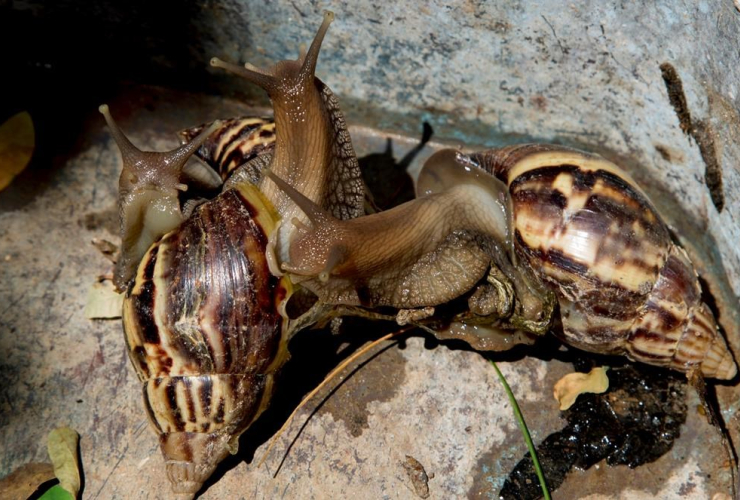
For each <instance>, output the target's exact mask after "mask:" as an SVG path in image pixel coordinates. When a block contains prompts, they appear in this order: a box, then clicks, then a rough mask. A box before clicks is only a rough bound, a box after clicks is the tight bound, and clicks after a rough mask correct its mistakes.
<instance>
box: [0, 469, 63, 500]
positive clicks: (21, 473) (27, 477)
mask: <svg viewBox="0 0 740 500" xmlns="http://www.w3.org/2000/svg"><path fill="white" fill-rule="evenodd" d="M51 479H54V467H52V465H51V464H41V463H36V462H31V463H29V464H26V465H22V466H20V467H18V468H17V469H16V470H14V471H13V472H11V473H10V475H8V476H6V477H4V478H2V479H0V491H2V497H3V499H5V500H26V499H27V498H28V497H30V496H31V495H33V493H34V492H35V491H36V490H37V489H38V487H39V486H41V485H42V484H43V483H45V482H47V481H49V480H51Z"/></svg>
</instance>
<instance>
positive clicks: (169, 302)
mask: <svg viewBox="0 0 740 500" xmlns="http://www.w3.org/2000/svg"><path fill="white" fill-rule="evenodd" d="M332 19H333V15H332V14H330V13H328V14H327V15H326V16H325V18H324V22H323V24H322V25H321V28H320V29H319V32H318V34H317V35H316V38H315V39H314V41H313V43H312V45H311V47H310V49H309V50H308V51H307V52H306V53H305V54H302V55H301V57H299V59H298V60H297V61H282V62H280V63H278V64H277V65H276V67H275V68H274V69H273V70H272V71H262V70H257V69H256V68H251V69H244V70H242V69H240V68H239V67H235V66H233V65H229V64H227V63H223V62H220V61H217V60H214V61H212V64H213V65H214V66H223V67H227V68H228V69H230V70H233V71H235V72H237V73H240V74H242V76H245V77H246V78H247V79H249V80H250V81H253V82H254V83H257V84H258V85H260V86H262V87H263V88H265V89H266V90H267V91H268V94H269V95H270V98H271V100H272V102H273V106H274V111H275V123H276V124H277V125H279V128H278V130H277V132H276V133H275V135H274V146H273V145H271V144H270V143H271V142H272V141H271V139H272V138H269V139H270V140H267V139H268V137H266V136H265V137H263V139H266V140H265V141H259V140H258V141H256V142H255V145H254V146H253V147H252V148H251V149H250V151H246V150H242V152H243V153H244V154H245V155H250V154H251V155H252V156H251V161H249V162H248V163H247V165H246V166H242V167H244V168H247V167H249V165H250V163H251V164H255V163H256V164H259V165H260V167H264V166H265V165H269V168H270V169H271V170H272V171H274V172H279V173H280V175H283V176H285V177H286V178H290V179H293V180H294V181H296V182H300V183H302V184H301V185H302V186H304V187H305V189H306V192H307V193H308V196H309V197H310V199H311V200H312V202H315V203H318V204H319V205H320V206H321V207H322V208H323V209H325V210H328V211H330V212H331V213H333V214H335V215H336V216H337V217H342V218H349V217H354V216H357V215H360V214H361V212H362V206H363V202H364V193H363V185H362V183H361V182H360V181H359V179H360V177H359V167H358V164H357V159H356V158H355V155H354V150H353V148H352V144H351V142H350V139H349V134H347V132H346V126H345V123H344V119H343V117H342V115H341V112H340V111H339V108H338V105H337V102H336V99H335V98H334V96H333V94H332V93H331V91H330V90H329V89H328V87H326V85H324V84H323V83H322V82H321V81H320V80H318V79H317V78H316V77H315V76H314V69H315V67H316V61H317V59H318V54H319V48H320V45H321V41H322V39H323V36H324V34H325V33H326V30H327V29H328V27H329V24H330V23H331V21H332ZM296 107H298V108H300V109H301V111H300V112H298V111H297V110H296ZM101 111H102V112H103V113H104V114H105V115H106V119H107V121H108V123H109V126H110V128H111V130H112V131H113V135H114V137H115V139H116V141H117V143H118V144H119V147H120V148H121V151H122V155H123V157H124V172H123V174H122V177H121V179H122V180H121V196H120V198H119V208H120V213H121V220H122V240H123V241H124V242H125V241H126V239H127V238H131V239H132V240H134V241H136V242H137V244H136V245H132V246H128V245H126V244H125V243H124V245H122V249H121V250H122V256H121V262H124V263H125V265H122V266H121V268H122V269H125V272H123V271H122V272H121V273H120V276H119V278H118V280H119V281H118V283H119V287H120V288H122V289H125V290H126V291H127V293H126V298H125V301H124V306H123V318H124V331H125V335H126V343H127V346H128V351H129V357H130V359H131V361H132V363H133V365H134V368H135V369H136V372H137V374H138V376H139V378H140V379H141V381H142V382H143V392H144V402H145V408H146V410H147V413H148V415H149V417H150V420H151V422H152V425H153V427H154V428H155V430H156V431H157V433H158V434H159V436H160V444H161V449H162V453H163V455H164V458H165V463H166V468H167V474H168V477H169V479H170V481H171V483H172V489H173V492H174V493H175V494H176V495H177V496H178V497H179V498H192V497H193V496H194V495H195V494H196V493H197V491H198V490H199V489H200V488H201V487H202V485H203V482H204V481H205V480H206V479H207V478H208V477H209V476H210V475H211V474H212V472H213V471H214V469H215V468H216V466H217V465H218V463H219V462H220V461H222V460H223V459H224V458H225V457H226V456H227V455H228V454H229V453H235V452H236V449H237V445H238V438H239V435H240V434H241V433H243V432H244V430H246V429H247V428H248V427H249V425H250V424H251V423H252V422H253V421H254V420H255V419H256V418H257V417H258V416H259V415H260V413H261V412H262V411H263V410H264V409H265V408H266V407H267V406H268V405H269V402H270V399H271V397H272V393H273V387H274V378H275V375H276V374H277V372H278V371H279V369H280V367H281V366H282V365H283V363H284V362H285V361H286V360H287V359H288V357H289V356H288V352H287V342H288V340H289V338H290V335H291V333H292V330H291V328H290V325H289V322H288V320H287V314H286V312H285V305H286V303H287V301H288V299H289V298H290V296H291V294H292V293H293V287H292V284H291V282H290V280H289V278H288V277H280V276H276V275H275V274H273V273H271V272H270V265H269V262H268V261H269V257H270V255H271V250H269V249H268V245H269V243H270V242H269V241H268V240H269V239H270V238H276V240H277V243H276V244H275V248H277V251H278V252H279V245H280V238H281V236H280V222H281V219H283V218H290V219H296V220H299V219H300V218H301V217H303V215H302V213H301V212H300V210H299V209H298V208H297V207H296V206H295V205H294V204H293V202H292V201H291V200H290V199H288V198H287V197H286V196H285V195H284V193H283V192H282V191H280V190H279V189H277V188H276V186H274V185H272V187H271V186H270V185H269V182H270V181H264V180H263V181H262V182H261V185H260V187H259V188H258V187H257V186H255V185H254V184H252V183H250V182H248V181H249V179H248V175H247V176H246V177H240V179H242V181H235V182H232V179H231V178H229V179H228V181H227V183H226V184H225V186H224V190H223V192H222V193H221V194H220V195H219V196H217V197H216V198H214V199H213V200H210V201H207V202H205V203H201V204H200V205H198V206H194V205H191V206H190V207H191V209H190V210H185V207H184V206H183V207H181V206H180V204H179V201H178V196H177V191H178V190H179V191H183V190H185V189H186V185H185V184H181V183H183V182H188V181H189V180H191V179H190V178H189V177H188V176H186V175H183V174H182V171H183V168H184V162H185V160H186V159H187V157H188V156H189V155H191V154H192V153H193V152H194V151H195V150H196V149H197V148H198V147H200V146H201V145H203V143H204V142H206V139H207V138H208V136H209V135H211V134H212V133H213V132H214V131H216V132H217V133H218V131H224V130H226V129H228V128H229V127H230V126H231V125H232V124H231V123H229V122H228V121H227V122H225V123H221V122H217V123H213V124H211V125H210V126H208V127H206V129H205V130H202V131H200V132H199V134H198V135H197V137H196V138H194V139H193V140H191V141H189V142H188V143H187V144H186V145H184V146H183V147H181V148H179V149H177V150H175V152H173V153H166V154H162V153H149V152H142V151H139V150H138V149H136V148H135V147H134V146H133V145H132V144H131V143H130V142H129V141H128V139H126V138H125V136H124V135H123V134H122V133H121V132H120V130H119V129H118V128H117V126H116V125H115V123H114V122H113V120H112V118H111V117H110V114H109V113H108V110H107V107H102V106H101ZM305 114H308V116H310V117H311V119H312V120H313V122H315V123H318V125H317V126H316V127H311V128H309V127H306V126H305V123H304V118H305ZM262 125H264V124H259V125H258V126H257V128H260V127H261V126H262ZM247 135H248V134H247ZM266 135H269V134H266ZM211 140H213V139H211ZM207 144H208V143H207ZM172 158H174V159H175V160H176V161H173V159H172ZM132 166H133V167H132ZM134 168H135V169H134ZM244 168H242V171H243V170H244ZM134 170H135V173H136V180H137V181H139V182H138V184H137V188H138V191H136V192H135V193H134V194H135V196H130V195H129V192H130V191H131V190H127V187H128V184H127V183H129V181H130V179H129V176H130V172H132V171H134ZM196 170H197V169H196ZM228 170H229V169H227V171H225V172H224V171H222V172H218V173H216V172H214V171H212V170H211V169H210V168H209V167H206V166H205V165H204V166H203V168H202V171H201V172H200V175H197V176H193V177H203V178H207V179H208V180H209V181H212V180H213V178H214V177H215V178H216V179H217V181H216V182H220V180H219V176H220V177H221V178H226V177H228V175H229V171H228ZM231 170H233V169H231ZM257 171H259V169H257ZM203 172H206V173H203ZM237 173H238V172H234V174H237ZM232 177H233V176H232ZM142 179H143V180H145V181H146V182H141V180H142ZM163 179H164V180H165V181H166V182H164V181H163ZM266 182H267V185H266ZM160 199H164V200H165V201H166V206H167V207H168V210H165V212H167V213H168V215H171V216H170V217H168V218H166V220H165V223H160V222H159V220H158V219H156V218H154V217H152V216H150V215H149V214H150V213H151V212H152V210H154V211H155V212H156V209H157V203H156V202H157V201H158V200H160ZM151 200H154V202H155V203H154V204H152V201H151ZM129 220H133V221H136V223H129V222H128V221H129ZM153 220H154V221H156V223H153V222H152V221H153ZM285 227H286V228H288V226H287V225H286V226H285ZM144 245H146V246H148V250H146V248H144V250H143V251H142V247H143V246H144ZM149 245H151V246H149ZM142 255H143V257H142ZM139 261H140V262H139ZM132 262H133V263H135V264H138V267H137V266H136V265H133V266H132V265H131V263H132ZM131 268H133V270H134V271H135V276H132V271H131Z"/></svg>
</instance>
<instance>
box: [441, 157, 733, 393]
mask: <svg viewBox="0 0 740 500" xmlns="http://www.w3.org/2000/svg"><path fill="white" fill-rule="evenodd" d="M438 154H439V153H438ZM469 161H472V162H473V163H475V164H478V165H479V166H480V167H481V168H483V169H484V170H486V171H487V172H490V173H492V174H493V175H495V176H496V177H497V178H499V179H501V180H502V181H503V182H504V183H505V184H506V185H507V187H508V190H509V193H510V196H511V203H512V229H513V231H512V233H513V239H514V245H515V248H516V253H517V255H518V256H519V257H520V258H521V259H522V262H523V263H524V264H526V265H527V266H529V267H530V268H531V269H532V270H533V271H534V272H535V273H536V274H537V275H538V276H539V278H540V279H542V280H543V281H544V282H545V283H546V284H548V285H549V286H550V287H551V288H552V289H553V290H554V291H555V293H556V295H557V297H558V301H559V304H560V314H561V318H562V324H563V333H562V335H563V338H564V340H565V341H566V342H567V343H569V344H571V345H574V346H576V347H579V348H581V349H584V350H587V351H592V352H598V353H604V354H625V355H627V356H628V357H629V358H631V359H633V360H636V361H641V362H644V363H648V364H652V365H657V366H665V367H668V368H672V369H674V370H679V371H683V372H691V371H693V370H699V371H701V373H702V374H703V375H704V376H705V377H710V378H719V379H731V378H733V377H734V376H735V374H736V373H737V366H736V364H735V360H734V358H733V355H732V353H731V352H730V350H729V349H728V347H727V344H726V343H725V340H724V338H723V337H722V335H721V333H720V332H719V330H718V328H717V324H716V322H715V319H714V316H713V314H712V312H711V310H710V309H709V307H708V306H707V305H706V304H705V303H704V302H703V301H702V297H701V287H700V285H699V281H698V277H697V274H696V271H695V270H694V267H693V265H692V263H691V261H690V260H689V258H688V256H687V254H686V252H685V251H684V250H683V249H682V248H680V247H679V246H677V245H676V244H675V243H674V242H673V241H672V240H671V237H670V234H669V232H668V229H667V227H666V225H665V224H664V222H663V221H662V220H661V218H660V216H659V215H658V213H657V211H656V210H655V208H654V207H653V205H652V203H651V202H650V200H649V199H648V197H647V196H646V195H645V193H644V192H643V191H642V190H641V189H640V188H639V187H638V186H637V184H636V183H635V181H634V180H633V179H631V178H630V177H629V175H628V174H627V173H626V172H624V171H623V170H622V169H620V168H619V167H618V166H617V165H615V164H613V163H611V162H609V161H607V160H605V159H604V158H601V157H600V156H597V155H593V154H588V153H584V152H581V151H576V150H573V149H569V148H564V147H560V146H548V145H522V146H512V147H507V148H503V149H498V150H491V151H485V152H481V153H477V154H474V155H472V156H471V157H470V158H469Z"/></svg>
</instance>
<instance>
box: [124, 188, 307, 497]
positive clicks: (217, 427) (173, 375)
mask: <svg viewBox="0 0 740 500" xmlns="http://www.w3.org/2000/svg"><path fill="white" fill-rule="evenodd" d="M278 220H279V217H278V216H277V214H276V213H275V212H274V210H273V209H272V207H271V205H270V203H269V202H268V201H267V200H266V199H264V197H263V196H262V194H261V193H260V192H259V191H258V190H257V189H256V188H255V187H254V186H252V185H249V184H244V185H242V186H240V188H239V189H232V190H229V191H227V192H225V193H223V194H222V195H221V196H219V198H217V199H216V200H214V201H213V202H209V203H206V204H204V205H202V206H201V207H199V209H198V210H197V211H196V212H195V213H194V214H193V216H191V217H190V218H189V219H187V220H186V221H185V222H184V223H183V224H182V225H181V226H180V227H179V228H178V230H177V231H172V232H170V233H168V234H167V235H165V236H164V237H163V238H162V239H160V240H159V241H158V242H156V243H155V244H154V245H152V247H151V248H150V249H149V251H148V252H147V254H146V255H145V257H144V259H143V260H142V262H141V265H140V266H139V270H138V274H137V276H136V280H135V282H134V284H133V285H132V287H131V288H130V290H129V293H128V294H127V297H126V300H125V302H124V308H123V324H124V331H125V333H126V343H127V346H128V350H129V353H130V355H131V359H132V361H133V364H134V367H135V368H136V371H137V374H138V375H139V378H140V379H141V380H142V382H143V384H144V387H143V392H144V404H145V408H146V410H147V413H148V414H149V417H150V420H151V421H152V423H153V424H154V427H155V428H156V430H157V432H158V433H159V436H160V444H161V448H162V453H163V455H164V457H165V463H166V467H167V474H168V476H169V478H170V480H171V481H172V484H173V490H174V491H175V493H178V494H179V493H182V494H183V495H192V494H193V493H195V492H196V491H198V490H199V489H200V487H201V485H202V483H203V482H204V481H205V480H206V479H207V478H208V477H209V476H210V475H211V474H212V473H213V470H214V469H215V468H216V466H217V464H218V463H219V462H220V461H221V460H223V459H224V458H225V457H226V456H227V455H228V454H229V453H230V452H231V453H233V452H235V451H236V448H237V445H238V442H237V440H238V437H239V435H240V434H241V433H242V432H243V431H244V430H245V429H246V428H247V427H248V426H249V425H250V424H251V423H252V422H253V421H254V420H255V419H256V418H257V417H258V416H259V415H260V413H262V411H263V410H264V409H265V408H266V407H267V405H268V404H269V401H270V398H271V396H272V390H273V381H274V376H275V373H276V371H277V370H278V369H279V368H280V367H281V366H282V364H283V363H284V361H285V360H286V359H287V357H288V354H287V347H286V344H287V340H286V336H285V333H286V320H285V318H284V317H283V316H282V315H281V314H279V311H280V310H281V309H280V308H281V307H282V305H283V303H284V301H285V299H286V297H288V296H289V295H290V294H291V293H292V287H291V284H290V282H289V281H288V280H287V279H285V278H278V277H275V276H273V275H272V274H271V273H270V271H269V268H268V265H267V260H266V247H267V236H266V235H269V234H271V233H272V231H274V230H275V227H276V224H277V221H278Z"/></svg>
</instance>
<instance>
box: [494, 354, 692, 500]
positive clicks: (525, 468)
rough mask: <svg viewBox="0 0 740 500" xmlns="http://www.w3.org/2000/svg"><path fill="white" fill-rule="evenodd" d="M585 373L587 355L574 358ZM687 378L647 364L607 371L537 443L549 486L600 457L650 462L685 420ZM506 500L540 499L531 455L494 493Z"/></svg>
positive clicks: (616, 462)
mask: <svg viewBox="0 0 740 500" xmlns="http://www.w3.org/2000/svg"><path fill="white" fill-rule="evenodd" d="M574 365H575V367H576V370H577V371H580V372H588V371H589V370H590V369H591V368H592V366H593V365H594V363H593V361H592V360H591V358H590V357H582V358H580V359H578V360H577V361H574ZM686 387H687V383H686V377H685V376H684V375H682V374H680V373H673V372H671V371H669V370H664V369H660V368H653V367H650V366H647V365H638V364H624V365H623V366H620V367H617V368H612V369H611V370H610V371H609V390H608V391H607V392H606V393H604V394H582V395H580V396H579V398H578V400H577V401H576V403H575V404H574V405H573V406H572V407H571V408H570V409H568V410H566V411H565V412H563V417H564V419H565V420H566V422H567V423H566V425H565V426H564V427H563V428H562V429H561V430H559V431H558V432H555V433H553V434H550V435H549V436H548V437H546V438H545V439H544V440H543V441H542V442H541V443H540V444H539V446H537V456H538V458H539V461H540V464H541V465H542V469H543V473H544V475H545V478H546V480H547V484H548V487H549V488H550V491H554V490H556V489H557V488H558V487H559V486H560V485H561V484H562V483H563V481H564V480H565V477H566V475H567V474H568V473H569V472H570V471H571V470H572V469H573V468H574V467H577V468H579V469H583V470H585V469H589V468H590V467H592V466H593V465H595V464H597V463H599V462H601V461H602V460H605V461H606V463H607V464H608V465H627V466H629V467H631V468H635V467H638V466H640V465H643V464H646V463H649V462H653V461H655V460H657V459H658V458H660V457H661V456H663V455H664V454H665V453H667V452H668V451H670V449H671V448H672V447H673V442H674V441H675V440H676V439H677V438H678V437H679V435H680V429H681V426H682V425H683V424H684V422H686V415H687V406H686V392H687V391H686ZM499 498H501V499H505V500H513V499H517V500H518V499H524V500H527V499H529V500H533V499H537V498H542V490H541V488H540V484H539V481H538V479H537V476H536V474H535V470H534V465H533V463H532V459H531V457H530V455H529V453H527V454H526V455H525V456H524V458H522V459H521V460H520V461H519V463H517V465H516V466H515V467H514V469H513V470H512V471H511V473H510V475H509V477H508V478H507V479H506V481H505V482H504V485H503V487H502V488H501V491H500V493H499Z"/></svg>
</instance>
